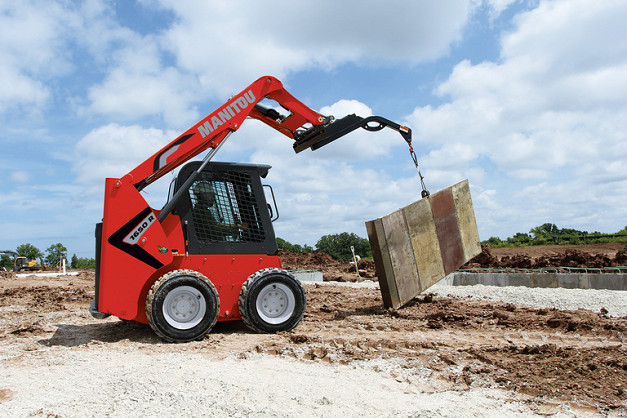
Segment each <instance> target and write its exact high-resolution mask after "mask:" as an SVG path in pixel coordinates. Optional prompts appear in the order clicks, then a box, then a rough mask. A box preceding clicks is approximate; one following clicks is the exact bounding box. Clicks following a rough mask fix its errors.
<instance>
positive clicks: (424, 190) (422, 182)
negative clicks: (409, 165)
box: [407, 140, 431, 198]
mask: <svg viewBox="0 0 627 418" xmlns="http://www.w3.org/2000/svg"><path fill="white" fill-rule="evenodd" d="M407 144H408V145H409V155H411V159H412V160H413V161H414V164H415V165H416V170H417V171H418V177H420V186H421V187H422V192H420V196H422V197H423V198H425V197H428V196H429V195H430V194H431V193H429V190H427V186H425V178H424V177H423V176H422V173H421V172H420V166H419V165H418V158H417V157H416V153H415V152H414V147H413V146H412V145H411V140H409V141H407Z"/></svg>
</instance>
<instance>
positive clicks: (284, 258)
mask: <svg viewBox="0 0 627 418" xmlns="http://www.w3.org/2000/svg"><path fill="white" fill-rule="evenodd" d="M279 256H280V257H281V263H282V264H283V268H285V269H287V270H316V271H320V272H322V274H323V277H324V281H325V282H326V281H333V282H356V281H359V280H363V279H369V280H373V281H376V280H377V275H376V273H375V267H374V261H372V260H359V261H358V262H357V268H358V269H359V276H357V273H356V272H355V266H354V264H353V263H350V262H347V261H336V260H334V259H333V257H331V256H330V255H329V254H327V253H323V252H320V251H314V252H309V253H293V252H290V251H287V250H279Z"/></svg>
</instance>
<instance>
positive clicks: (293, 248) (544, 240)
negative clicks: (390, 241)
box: [0, 223, 627, 268]
mask: <svg viewBox="0 0 627 418" xmlns="http://www.w3.org/2000/svg"><path fill="white" fill-rule="evenodd" d="M276 241H277V244H278V246H279V248H280V249H283V250H287V251H290V252H293V253H302V252H312V251H314V249H315V250H316V251H321V252H324V253H327V254H329V255H330V256H331V257H333V259H335V260H339V261H350V260H352V258H353V253H352V251H351V247H353V248H354V249H355V253H356V254H357V255H359V256H360V257H361V258H370V257H372V250H371V249H370V242H369V241H368V240H367V239H366V238H362V237H360V236H358V235H357V234H355V233H348V232H342V233H339V234H331V235H324V236H322V237H321V238H320V239H319V240H318V241H317V242H316V245H315V248H314V247H311V246H310V245H300V244H292V243H290V242H288V241H286V240H284V239H283V238H277V239H276ZM604 242H627V226H625V228H623V229H621V230H620V231H618V232H616V233H614V234H602V233H600V232H587V231H579V230H577V229H572V228H558V227H557V225H555V224H552V223H545V224H542V225H540V226H536V227H535V228H531V230H529V232H528V233H522V232H518V233H516V234H514V235H513V236H512V237H509V238H506V239H504V240H502V239H500V238H498V237H490V238H489V239H487V240H485V241H482V242H481V243H482V244H484V245H486V244H489V245H490V246H491V247H493V248H498V247H519V246H525V245H546V244H596V243H604ZM15 252H16V253H17V254H18V255H19V256H23V257H26V258H28V259H29V260H34V259H38V260H40V262H41V264H42V265H47V266H57V265H59V263H60V261H61V260H62V259H65V260H66V263H67V262H68V259H67V256H68V251H67V248H66V247H65V246H64V245H63V244H61V243H56V244H52V245H51V246H50V247H48V249H46V251H45V254H44V252H42V251H41V250H39V249H38V248H37V247H35V246H34V245H32V244H29V243H27V244H22V245H19V246H18V247H17V248H16V250H15ZM68 265H69V267H71V268H95V267H96V261H95V260H94V259H93V258H83V257H77V256H76V254H74V255H72V257H71V259H70V260H69V263H68ZM0 267H6V268H10V267H13V260H12V259H11V258H10V257H9V256H7V255H3V256H2V258H1V260H0Z"/></svg>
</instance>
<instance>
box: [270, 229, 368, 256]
mask: <svg viewBox="0 0 627 418" xmlns="http://www.w3.org/2000/svg"><path fill="white" fill-rule="evenodd" d="M277 244H278V245H279V248H281V249H283V250H287V251H291V252H293V253H302V252H311V251H313V250H314V248H312V247H311V246H309V245H303V246H301V245H298V244H291V243H289V242H287V241H285V240H284V239H282V238H277ZM351 247H353V248H354V249H355V254H357V255H359V256H360V257H361V258H369V257H372V250H371V249H370V242H369V241H368V240H367V239H366V238H362V237H360V236H359V235H357V234H355V233H348V232H342V233H340V234H331V235H324V236H323V237H321V238H320V239H319V240H318V242H316V247H315V249H316V250H317V251H321V252H323V253H327V254H329V255H330V256H331V257H333V259H334V260H338V261H350V260H352V259H353V253H352V251H351Z"/></svg>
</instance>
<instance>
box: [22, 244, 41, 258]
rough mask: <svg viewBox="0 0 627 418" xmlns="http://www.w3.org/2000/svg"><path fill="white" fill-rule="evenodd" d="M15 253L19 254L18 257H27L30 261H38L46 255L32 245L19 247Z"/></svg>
mask: <svg viewBox="0 0 627 418" xmlns="http://www.w3.org/2000/svg"><path fill="white" fill-rule="evenodd" d="M15 252H16V253H17V254H18V256H20V257H26V258H28V259H29V260H36V259H38V258H41V257H43V255H44V254H43V253H42V252H41V250H40V249H39V248H37V247H35V246H34V245H33V244H30V243H26V244H22V245H18V246H17V248H16V249H15Z"/></svg>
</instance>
